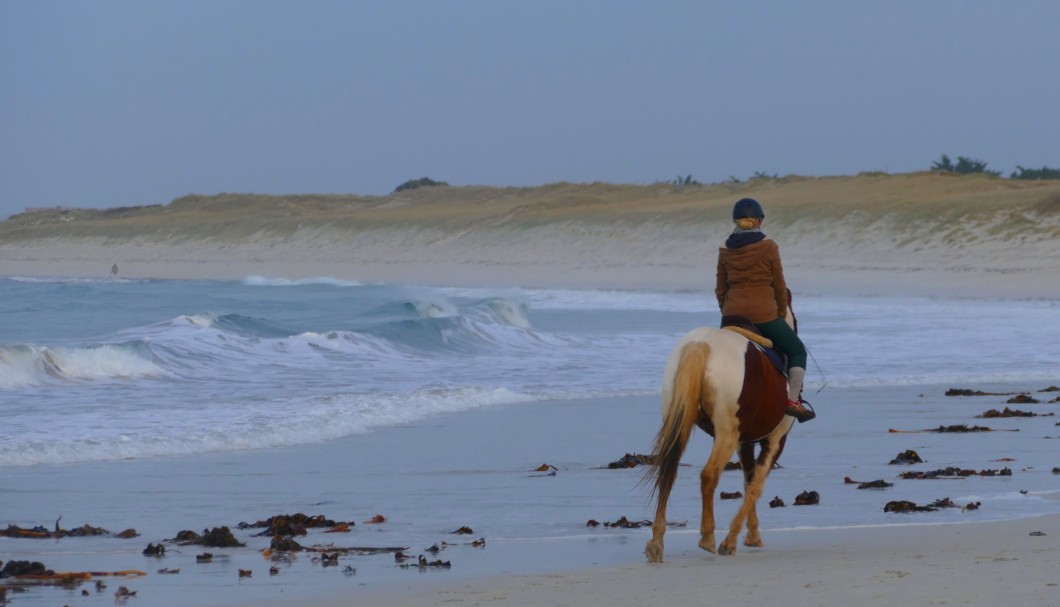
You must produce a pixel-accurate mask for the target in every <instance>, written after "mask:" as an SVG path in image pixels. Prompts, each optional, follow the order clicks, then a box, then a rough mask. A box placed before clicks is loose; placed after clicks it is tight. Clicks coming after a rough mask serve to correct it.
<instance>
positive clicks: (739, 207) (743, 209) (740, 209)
mask: <svg viewBox="0 0 1060 607" xmlns="http://www.w3.org/2000/svg"><path fill="white" fill-rule="evenodd" d="M765 216H766V212H765V211H763V210H762V205H761V204H760V203H759V202H758V201H757V200H755V199H754V198H741V199H739V200H737V201H736V204H735V205H734V206H733V207H732V220H733V221H736V220H737V219H742V218H744V217H752V218H754V219H765Z"/></svg>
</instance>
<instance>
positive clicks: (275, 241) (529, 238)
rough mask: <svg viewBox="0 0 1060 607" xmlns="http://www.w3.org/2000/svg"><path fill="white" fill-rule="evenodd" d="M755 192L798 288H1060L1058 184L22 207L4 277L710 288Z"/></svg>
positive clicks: (8, 229)
mask: <svg viewBox="0 0 1060 607" xmlns="http://www.w3.org/2000/svg"><path fill="white" fill-rule="evenodd" d="M742 196H754V197H757V198H759V199H760V200H762V201H763V203H764V204H765V206H766V212H767V218H766V232H767V233H768V234H770V236H771V237H772V238H774V239H775V240H776V241H777V242H778V243H779V244H780V247H781V252H782V255H783V258H784V262H785V267H786V272H787V274H788V278H789V283H791V284H792V286H793V287H794V290H795V291H796V293H803V294H806V293H816V292H827V293H848V294H917V295H932V294H936V295H1005V296H1016V297H1055V296H1057V295H1058V292H1060V287H1058V286H1057V285H1060V182H1056V181H1039V182H1030V181H1013V180H1005V179H998V178H993V177H989V176H984V175H972V176H962V177H957V176H952V175H939V174H933V173H914V174H908V175H882V174H872V175H860V176H857V177H832V178H801V177H788V178H784V179H774V180H757V181H754V182H750V183H744V184H722V185H714V186H702V187H686V188H678V187H675V186H668V185H653V186H617V185H608V184H591V185H573V184H556V185H549V186H542V187H538V188H485V187H461V188H450V187H445V188H426V189H421V190H415V191H412V192H402V193H400V194H395V195H391V196H386V197H374V198H364V197H353V196H255V195H228V194H223V195H218V196H210V197H204V196H189V197H185V198H181V199H178V200H176V201H174V202H172V203H170V204H168V205H165V206H153V207H136V208H130V209H112V210H107V211H88V210H72V211H45V212H37V213H26V214H22V215H17V216H15V217H12V218H10V219H8V220H7V221H4V222H0V275H9V276H10V275H22V276H86V277H87V276H99V277H102V276H109V274H110V269H111V265H112V264H114V263H116V264H118V266H119V276H124V277H132V278H146V277H154V278H193V279H240V278H243V277H245V276H248V275H261V276H267V277H272V278H289V279H302V278H310V277H316V276H330V277H335V278H340V279H346V280H358V281H362V282H391V283H420V284H429V285H451V286H458V285H497V286H525V287H545V286H549V287H576V288H635V289H692V290H702V289H710V288H712V282H713V275H714V263H715V260H716V249H717V247H718V246H719V245H720V243H721V242H722V241H723V240H724V238H725V236H726V235H727V234H728V232H729V231H730V229H731V223H730V222H729V221H728V213H729V208H730V207H731V204H732V202H733V201H734V200H736V199H738V198H739V197H742Z"/></svg>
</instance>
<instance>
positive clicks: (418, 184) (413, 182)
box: [394, 177, 449, 194]
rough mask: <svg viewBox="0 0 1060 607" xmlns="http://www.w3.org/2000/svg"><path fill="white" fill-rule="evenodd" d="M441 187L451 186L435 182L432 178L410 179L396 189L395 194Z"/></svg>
mask: <svg viewBox="0 0 1060 607" xmlns="http://www.w3.org/2000/svg"><path fill="white" fill-rule="evenodd" d="M439 185H449V184H448V183H446V182H444V181H435V180H433V179H431V178H430V177H420V178H419V179H409V180H408V181H406V182H405V183H403V184H401V185H399V186H398V187H396V188H394V193H395V194H396V193H398V192H403V191H405V190H415V189H416V188H427V187H434V186H439Z"/></svg>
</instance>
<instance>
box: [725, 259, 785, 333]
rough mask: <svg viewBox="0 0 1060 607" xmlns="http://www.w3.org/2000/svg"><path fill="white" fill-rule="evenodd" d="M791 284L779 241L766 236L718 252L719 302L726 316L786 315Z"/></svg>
mask: <svg viewBox="0 0 1060 607" xmlns="http://www.w3.org/2000/svg"><path fill="white" fill-rule="evenodd" d="M787 292H788V286H787V284H785V282H784V269H783V268H782V267H781V266H780V249H779V248H778V247H777V243H775V242H773V241H772V240H770V239H768V238H766V239H765V240H760V241H758V242H756V243H754V244H749V245H746V246H743V247H740V248H738V249H729V248H724V247H723V248H722V249H721V250H720V251H719V252H718V286H717V288H716V289H715V291H714V293H715V294H716V295H717V296H718V306H720V307H721V313H722V315H723V316H729V315H734V316H743V317H746V318H747V319H749V320H750V321H751V322H753V323H764V322H769V321H771V320H776V319H777V318H783V317H784V316H785V314H786V312H787V302H788V296H787Z"/></svg>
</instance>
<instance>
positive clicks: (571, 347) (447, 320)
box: [0, 276, 1060, 466]
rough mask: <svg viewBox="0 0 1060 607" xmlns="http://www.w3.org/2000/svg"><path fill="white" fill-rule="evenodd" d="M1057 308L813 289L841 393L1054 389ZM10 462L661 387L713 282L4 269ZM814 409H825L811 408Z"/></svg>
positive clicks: (708, 309)
mask: <svg viewBox="0 0 1060 607" xmlns="http://www.w3.org/2000/svg"><path fill="white" fill-rule="evenodd" d="M1058 308H1060V306H1058V302H1057V301H1055V300H998V299H929V298H884V297H837V296H809V297H805V298H799V297H798V295H796V301H795V306H794V309H795V310H796V313H797V315H798V318H799V322H800V327H801V328H802V331H803V337H804V340H805V341H806V343H807V345H808V346H809V348H810V351H811V354H812V355H813V358H814V360H813V361H811V365H810V366H811V368H810V378H809V384H808V389H807V394H808V395H812V394H813V393H814V392H815V391H818V390H820V389H822V388H824V389H829V388H840V387H869V386H916V385H928V384H946V383H953V384H960V383H962V382H964V383H967V382H970V381H975V382H1020V381H1026V382H1039V383H1040V382H1042V381H1048V380H1055V378H1056V377H1057V361H1058V360H1060V343H1058V341H1057V340H1055V339H1042V336H1043V335H1049V334H1051V335H1056V334H1058V333H1060V309H1058ZM0 317H2V318H4V319H5V322H4V323H3V324H2V325H0V412H2V414H3V417H4V419H5V432H4V434H3V436H2V437H0V466H26V465H34V464H69V463H78V462H89V461H106V460H117V459H125V458H130V457H157V456H172V455H181V454H193V453H208V452H216V451H226V450H241V449H265V448H273V447H282V446H288V445H296V444H307V443H314V442H320V441H327V440H331V439H336V438H340V437H346V436H352V435H358V434H362V433H365V432H369V431H372V430H373V429H376V428H380V427H388V426H396V425H401V424H409V423H413V422H416V421H418V420H423V419H427V418H430V417H432V416H436V415H443V414H446V413H452V412H457V411H466V410H472V409H477V408H488V407H495V406H499V405H510V404H513V403H531V402H541V401H548V400H556V399H579V398H590V397H600V396H616V397H617V396H628V395H649V394H655V393H657V391H658V389H659V380H660V377H661V373H662V364H663V361H665V359H666V356H667V354H668V352H669V349H670V348H671V347H672V345H673V343H675V342H676V340H677V339H678V338H679V337H680V335H682V334H683V333H684V332H686V331H687V330H689V329H691V328H693V327H696V326H703V325H706V326H714V325H716V324H717V322H718V318H719V317H718V312H717V306H716V305H715V302H714V301H713V297H712V295H711V294H710V293H707V292H667V293H662V292H644V291H599V290H598V291H578V290H543V289H542V290H525V289H510V288H477V289H469V288H459V289H457V288H427V287H416V286H395V285H369V284H360V283H357V282H347V281H341V280H336V279H330V278H318V279H310V280H302V281H290V280H285V279H270V278H265V277H260V276H251V277H247V278H246V279H244V280H242V281H162V280H91V279H40V278H19V277H9V278H0ZM811 398H812V397H811Z"/></svg>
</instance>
